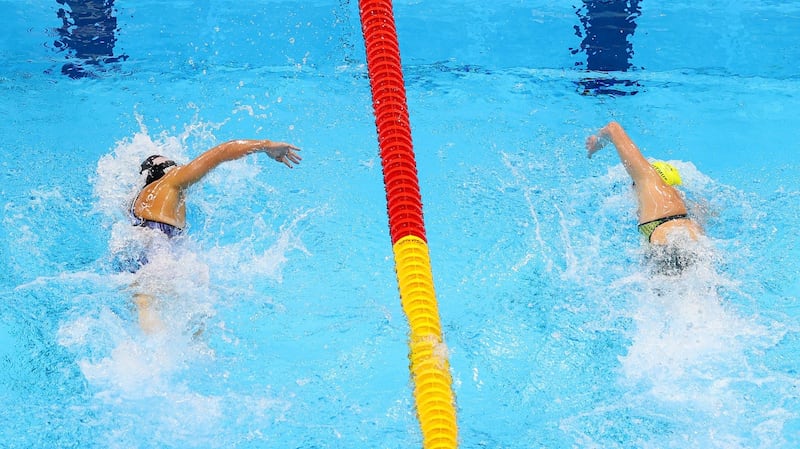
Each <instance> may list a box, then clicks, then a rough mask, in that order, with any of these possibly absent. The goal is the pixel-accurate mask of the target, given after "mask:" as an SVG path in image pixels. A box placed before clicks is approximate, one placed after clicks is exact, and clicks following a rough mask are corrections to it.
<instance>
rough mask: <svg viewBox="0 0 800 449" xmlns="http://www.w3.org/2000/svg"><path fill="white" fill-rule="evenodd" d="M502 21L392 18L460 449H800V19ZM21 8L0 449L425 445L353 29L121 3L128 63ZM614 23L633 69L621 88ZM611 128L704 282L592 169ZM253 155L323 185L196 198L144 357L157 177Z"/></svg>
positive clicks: (224, 176) (741, 6)
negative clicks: (624, 131) (219, 148)
mask: <svg viewBox="0 0 800 449" xmlns="http://www.w3.org/2000/svg"><path fill="white" fill-rule="evenodd" d="M68 3H69V2H68ZM73 3H74V2H73ZM83 3H84V4H86V3H87V2H83ZM484 3H486V2H484ZM484 3H464V2H429V1H428V2H426V1H407V2H397V3H396V4H395V13H396V16H397V24H398V33H399V37H400V42H401V51H402V56H403V61H404V74H405V78H406V84H407V89H408V100H409V110H410V116H411V123H412V127H413V130H412V132H413V137H414V144H415V149H416V153H417V163H418V169H419V177H420V184H421V189H422V196H423V201H424V207H425V222H426V229H427V234H428V240H429V245H430V250H431V260H432V264H433V273H434V280H435V284H436V292H437V298H438V300H439V307H440V314H441V318H442V322H443V325H444V334H445V335H444V336H445V340H446V343H447V347H448V350H449V356H450V362H451V369H452V373H453V378H454V386H453V387H454V391H455V394H456V398H457V411H458V424H459V436H460V446H461V447H465V448H473V447H487V448H531V447H533V448H573V447H580V448H594V447H604V448H632V447H635V448H724V449H730V448H736V449H738V448H795V447H797V445H798V442H799V441H800V436H799V435H800V399H799V394H798V388H799V387H798V384H799V382H800V376H799V375H798V372H797V364H796V359H797V355H798V351H800V338H799V337H798V335H800V334H799V333H798V320H799V319H800V306H799V305H798V296H800V283H799V282H798V280H797V274H798V273H799V272H800V269H799V264H798V262H797V260H798V236H797V233H795V232H793V231H792V229H793V227H792V225H793V224H794V223H795V222H796V221H797V218H798V210H800V208H799V207H798V206H800V191H798V183H797V180H796V173H797V171H798V169H800V166H799V164H798V162H797V160H796V154H797V150H798V146H797V141H796V139H795V136H794V134H795V132H794V130H796V129H798V125H800V123H799V122H800V118H798V115H797V114H796V113H795V111H797V110H798V107H799V106H800V100H799V99H798V95H797V92H798V84H799V83H800V73H798V69H797V67H796V64H795V62H796V61H797V60H798V57H800V46H798V45H797V41H798V32H797V30H798V29H800V27H798V25H800V24H799V23H798V22H800V12H799V11H798V9H797V6H796V5H793V4H785V3H782V2H763V1H762V2H717V3H714V4H712V5H696V4H692V3H689V2H679V3H675V2H672V3H670V4H669V5H655V4H651V3H646V2H632V1H629V2H622V3H615V4H613V5H612V6H614V7H615V8H617V9H615V10H614V11H616V12H614V11H611V12H610V11H608V10H603V8H604V7H605V6H608V5H606V4H600V3H597V4H595V3H589V2H586V3H579V2H575V3H574V4H562V3H559V2H545V1H531V2H500V3H496V4H484ZM0 8H1V9H2V10H3V11H5V12H6V14H5V16H6V18H7V20H6V21H4V25H3V27H2V28H1V29H0V42H2V44H0V58H1V59H2V61H3V68H2V71H0V112H2V117H3V119H2V120H0V135H2V136H3V142H2V144H0V149H2V150H1V151H2V153H3V156H4V157H3V158H2V159H0V161H1V162H0V173H1V174H2V175H0V176H2V178H0V179H2V182H0V199H1V200H2V206H3V207H2V209H0V217H1V218H2V223H3V228H4V231H5V232H3V233H2V238H1V239H0V255H1V256H0V257H1V258H2V261H3V265H2V267H3V269H2V270H0V286H2V287H1V289H0V316H1V317H2V325H0V368H1V369H0V405H2V409H3V413H0V447H3V448H32V447H35V448H38V447H42V448H44V447H80V448H153V447H157V448H186V447H203V448H209V447H236V448H250V447H253V448H257V447H258V448H260V447H297V448H338V447H375V448H394V447H415V446H416V447H419V446H421V436H420V432H419V427H418V424H417V421H416V417H415V412H414V404H413V396H412V391H411V383H410V380H409V374H408V358H407V353H408V348H407V342H406V339H407V333H408V327H407V323H406V321H405V317H404V316H403V313H402V310H401V309H400V304H399V299H398V293H397V287H396V284H395V278H394V268H393V261H392V251H391V244H390V241H389V236H388V226H387V217H386V211H385V201H384V193H383V187H382V178H381V172H380V161H379V159H378V151H377V143H376V136H375V128H374V120H373V117H372V110H371V103H370V102H371V99H370V92H369V84H368V80H367V78H366V69H365V65H364V64H365V60H364V59H365V58H364V53H363V42H362V40H361V34H360V33H361V31H360V23H359V19H358V9H357V4H356V3H354V2H350V1H338V2H337V1H315V2H301V3H297V2H274V1H257V2H250V4H243V3H241V2H227V1H207V2H168V4H165V3H164V2H153V1H144V2H136V4H135V5H131V4H123V3H121V2H119V1H118V2H116V5H115V7H114V9H113V10H103V9H102V8H101V11H100V17H101V18H104V20H106V21H108V20H111V19H112V18H113V19H115V20H116V21H117V22H116V27H115V28H114V27H112V29H114V33H112V35H113V38H114V39H115V41H114V42H113V44H114V45H113V48H112V46H110V45H108V43H109V42H110V41H108V39H109V38H108V36H107V35H105V34H103V33H105V31H97V33H99V34H102V39H101V40H102V41H103V43H98V42H97V40H91V39H89V40H88V41H86V40H80V39H79V38H75V39H76V40H70V39H69V38H70V36H72V37H74V36H75V35H76V32H75V29H74V28H70V27H67V31H69V34H68V35H67V36H64V35H62V34H60V33H59V32H58V28H59V27H62V21H61V19H59V18H58V10H59V8H66V6H65V5H61V4H59V3H57V2H27V1H23V2H0ZM104 14H105V16H104ZM590 19H591V20H590ZM604 20H605V22H604ZM609 22H611V23H614V24H616V26H618V27H619V29H623V30H625V33H627V35H626V40H625V42H629V43H630V48H627V47H624V46H623V47H622V53H620V54H616V55H615V56H614V58H611V59H605V60H603V61H601V62H600V63H601V64H611V65H614V64H617V65H618V66H619V67H622V66H624V67H625V69H624V71H623V70H622V69H619V70H614V71H593V70H591V69H590V68H589V67H588V66H589V65H591V64H595V63H597V62H596V60H594V59H591V58H589V56H588V55H589V53H590V52H592V51H594V50H593V49H594V47H593V44H592V41H591V39H590V40H588V41H587V40H585V38H586V37H587V36H597V39H599V40H600V41H601V42H610V41H609V39H611V40H612V41H613V39H612V38H611V37H609V36H608V35H606V34H604V31H602V30H607V29H608V28H607V27H605V28H604V26H607V25H608V23H609ZM634 25H635V26H634ZM595 27H596V28H595ZM101 29H102V30H107V29H108V28H102V27H101ZM598 30H600V31H598ZM77 36H79V37H80V36H83V35H81V34H80V33H77ZM56 42H60V44H57V43H56ZM64 42H68V45H67V44H64ZM595 42H596V41H595ZM614 42H617V41H614ZM90 43H91V44H92V45H91V46H90V45H89V44H90ZM617 43H618V42H617ZM65 45H66V47H65ZM608 45H611V44H608ZM89 47H91V49H93V51H94V52H95V56H87V51H88V50H87V48H89ZM612 47H613V46H612ZM609 48H611V47H609ZM614 48H616V47H614ZM103 52H105V53H103ZM606 56H608V55H606ZM93 58H94V59H93ZM590 60H591V63H590ZM87 61H100V62H99V64H92V63H91V62H88V63H87ZM65 66H67V69H64V67H65ZM598 80H599V81H598ZM609 120H617V121H619V122H621V123H622V124H623V125H625V126H626V128H628V130H629V131H630V132H631V134H632V136H633V137H634V139H635V140H636V141H637V143H638V144H639V145H640V146H641V147H642V148H643V150H644V151H645V152H646V153H647V154H649V155H652V156H654V157H659V158H664V159H668V160H672V161H674V163H675V164H676V165H678V166H679V168H680V169H681V173H682V176H683V179H684V187H683V192H684V193H685V194H686V196H687V198H688V199H689V200H690V204H691V205H692V211H693V213H695V214H696V216H697V217H698V219H699V220H700V221H701V222H702V223H703V225H704V226H705V228H706V230H707V233H708V237H709V239H708V242H706V243H707V245H706V246H705V247H704V248H705V256H706V259H708V260H706V261H705V262H704V263H702V264H699V265H698V266H697V268H696V269H695V270H693V271H692V272H690V273H688V274H687V275H685V276H683V277H681V278H679V279H663V278H659V277H652V276H649V275H648V274H647V273H646V272H644V271H642V270H641V260H642V253H643V251H642V246H641V242H640V240H639V237H638V235H637V234H636V232H635V229H634V228H635V221H636V217H635V211H634V207H635V205H634V202H633V198H632V196H631V195H630V189H629V182H628V180H627V179H626V176H625V173H624V170H623V169H622V167H621V165H620V164H619V161H618V160H617V159H616V158H615V157H614V155H613V153H610V152H609V153H600V154H598V156H597V157H596V158H593V159H592V160H591V161H590V160H588V159H587V158H586V157H585V151H584V150H583V140H584V138H585V137H586V136H587V135H588V134H589V133H591V132H594V130H596V128H598V127H599V126H601V125H602V124H604V123H606V122H607V121H609ZM245 137H246V138H270V139H276V140H284V141H289V142H292V143H295V144H297V145H298V146H300V147H301V148H302V154H303V157H304V160H303V163H302V164H301V165H300V166H299V167H297V168H295V169H294V170H291V171H290V170H288V169H286V168H284V167H282V166H279V165H278V164H275V163H274V162H272V161H270V160H268V159H267V158H264V157H252V158H248V159H244V160H241V161H237V162H234V163H230V164H228V165H226V166H223V167H220V168H219V169H218V170H216V171H215V172H213V173H212V175H211V176H210V177H209V178H208V179H207V182H204V183H203V184H202V185H198V186H196V187H195V188H193V190H192V192H191V197H190V204H189V211H188V214H189V221H190V227H189V230H188V237H187V238H186V239H184V241H183V242H181V243H180V244H179V245H178V246H177V247H176V248H175V250H174V252H173V253H172V254H171V255H170V257H168V258H165V259H163V260H160V261H159V262H158V264H159V265H158V267H159V268H163V271H162V272H161V273H162V274H163V276H164V278H163V279H156V282H157V283H160V284H159V285H161V286H163V287H165V288H166V287H169V288H170V289H171V291H170V292H169V295H168V296H169V297H170V298H171V299H170V301H169V303H168V304H165V306H164V307H165V310H164V311H163V313H164V315H165V318H166V319H167V321H168V323H169V324H170V331H169V332H167V333H166V334H164V335H161V336H157V337H147V336H144V335H143V334H142V333H141V332H140V331H139V329H138V327H137V325H136V323H135V319H134V315H133V313H132V310H131V307H130V305H129V294H128V293H127V290H126V288H127V286H128V284H129V283H130V282H131V281H132V280H133V279H132V276H131V275H129V274H124V273H118V272H116V271H115V270H114V269H113V260H114V254H115V253H116V252H118V251H119V250H120V248H125V247H126V245H130V244H131V243H132V242H133V243H134V244H135V242H136V236H135V235H131V232H130V228H129V226H128V225H127V222H126V218H125V206H126V202H127V201H129V198H130V196H131V195H132V194H133V193H134V192H135V190H136V183H137V182H138V178H137V175H136V173H135V170H136V167H138V164H139V162H140V161H141V159H143V158H144V157H145V156H147V155H148V154H151V153H152V152H156V151H158V152H164V153H168V154H169V155H171V156H172V157H174V158H176V159H177V160H179V161H186V160H188V159H189V158H191V157H194V156H196V155H198V154H199V153H200V152H202V151H203V150H204V149H206V148H208V147H210V146H212V145H214V144H217V143H220V142H223V141H225V140H228V139H234V138H245ZM198 330H202V331H203V332H202V333H201V334H200V336H197V337H193V334H194V333H195V332H197V331H198Z"/></svg>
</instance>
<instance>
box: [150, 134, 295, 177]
mask: <svg viewBox="0 0 800 449" xmlns="http://www.w3.org/2000/svg"><path fill="white" fill-rule="evenodd" d="M298 151H300V149H299V148H297V147H295V146H294V145H290V144H288V143H284V142H273V141H271V140H231V141H229V142H225V143H223V144H220V145H217V146H215V147H214V148H211V149H210V150H208V151H206V152H205V153H203V154H201V155H200V156H198V157H197V158H195V159H194V160H192V161H191V162H189V163H188V164H186V165H182V166H180V167H178V168H176V169H175V170H172V172H170V173H168V175H172V176H169V182H170V183H172V184H174V185H177V186H179V187H181V188H186V187H189V186H190V185H192V184H194V183H196V182H197V181H199V180H200V179H202V178H203V176H205V175H206V174H208V172H210V171H211V170H213V169H214V168H215V167H217V166H218V165H220V164H222V163H223V162H227V161H232V160H236V159H239V158H242V157H244V156H246V155H248V154H251V153H266V154H267V155H269V157H270V158H272V159H274V160H275V161H277V162H281V163H283V164H284V165H286V166H287V167H289V168H292V167H293V165H292V164H299V163H300V161H301V160H302V158H301V157H300V155H299V154H297V152H298ZM173 173H174V174H173ZM167 179H168V178H167V177H165V180H167Z"/></svg>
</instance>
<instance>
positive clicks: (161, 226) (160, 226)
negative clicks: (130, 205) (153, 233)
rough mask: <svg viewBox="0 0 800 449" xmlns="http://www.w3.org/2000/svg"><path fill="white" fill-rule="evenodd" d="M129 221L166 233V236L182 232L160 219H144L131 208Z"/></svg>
mask: <svg viewBox="0 0 800 449" xmlns="http://www.w3.org/2000/svg"><path fill="white" fill-rule="evenodd" d="M131 221H132V224H133V225H134V226H141V227H143V228H150V229H155V230H158V231H161V232H163V233H164V234H167V237H169V238H173V237H177V236H179V235H181V234H183V229H181V228H179V227H177V226H173V225H171V224H167V223H162V222H160V221H153V220H145V219H144V218H139V217H137V216H136V215H135V214H134V213H133V210H131Z"/></svg>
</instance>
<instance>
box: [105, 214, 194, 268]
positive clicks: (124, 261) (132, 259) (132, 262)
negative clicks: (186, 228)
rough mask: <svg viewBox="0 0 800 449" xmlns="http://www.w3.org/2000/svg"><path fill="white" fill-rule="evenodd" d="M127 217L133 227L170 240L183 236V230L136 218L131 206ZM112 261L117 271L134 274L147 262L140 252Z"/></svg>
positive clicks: (145, 254)
mask: <svg viewBox="0 0 800 449" xmlns="http://www.w3.org/2000/svg"><path fill="white" fill-rule="evenodd" d="M129 215H130V218H131V224H132V225H133V226H140V227H143V228H149V229H155V230H157V231H161V232H163V233H164V234H165V235H166V236H167V237H168V238H170V239H172V238H174V237H178V236H180V235H182V234H183V229H181V228H179V227H177V226H173V225H171V224H167V223H162V222H160V221H154V220H145V219H144V218H140V217H137V216H136V214H135V213H134V212H133V205H131V208H130V209H129ZM115 259H116V260H115V261H114V265H115V268H116V270H117V271H127V272H130V273H135V272H137V271H139V269H140V268H142V267H143V266H145V265H147V263H148V262H149V260H148V259H147V253H146V252H140V253H138V254H135V255H131V254H127V255H117V257H116V258H115Z"/></svg>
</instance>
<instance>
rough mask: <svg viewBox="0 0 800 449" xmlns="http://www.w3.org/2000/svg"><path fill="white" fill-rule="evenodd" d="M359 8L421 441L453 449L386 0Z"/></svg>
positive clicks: (447, 380) (446, 377)
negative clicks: (405, 318)
mask: <svg viewBox="0 0 800 449" xmlns="http://www.w3.org/2000/svg"><path fill="white" fill-rule="evenodd" d="M359 10H360V14H361V27H362V32H363V34H364V42H365V44H366V54H367V69H368V71H369V81H370V87H371V89H372V105H373V108H374V110H375V125H376V127H377V130H378V144H379V146H380V154H381V165H382V167H383V182H384V188H385V190H386V203H387V212H388V214H389V233H390V235H391V238H392V248H393V250H394V258H395V269H396V272H397V282H398V287H399V289H400V300H401V302H402V305H403V311H404V312H405V314H406V317H407V318H408V322H409V325H410V327H411V333H410V337H409V359H410V362H411V366H410V370H411V377H412V380H413V381H414V399H415V402H416V408H417V417H418V418H419V421H420V429H421V430H422V439H423V447H424V448H426V449H452V448H455V447H457V446H458V435H457V434H458V429H457V426H456V413H455V400H454V395H453V390H452V378H451V376H450V366H449V362H448V360H447V348H446V346H445V344H444V342H443V339H442V329H441V328H442V326H441V323H440V320H439V311H438V305H437V303H436V294H435V292H434V289H433V275H432V272H431V264H430V256H429V251H428V245H427V240H426V237H425V226H424V222H423V219H422V198H421V195H420V191H419V181H418V178H417V164H416V161H415V158H414V149H413V146H412V143H411V127H410V125H409V118H408V107H407V105H406V91H405V84H404V82H403V74H402V70H401V65H400V48H399V45H398V43H397V32H396V28H395V24H394V14H393V12H392V2H391V0H360V1H359Z"/></svg>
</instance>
